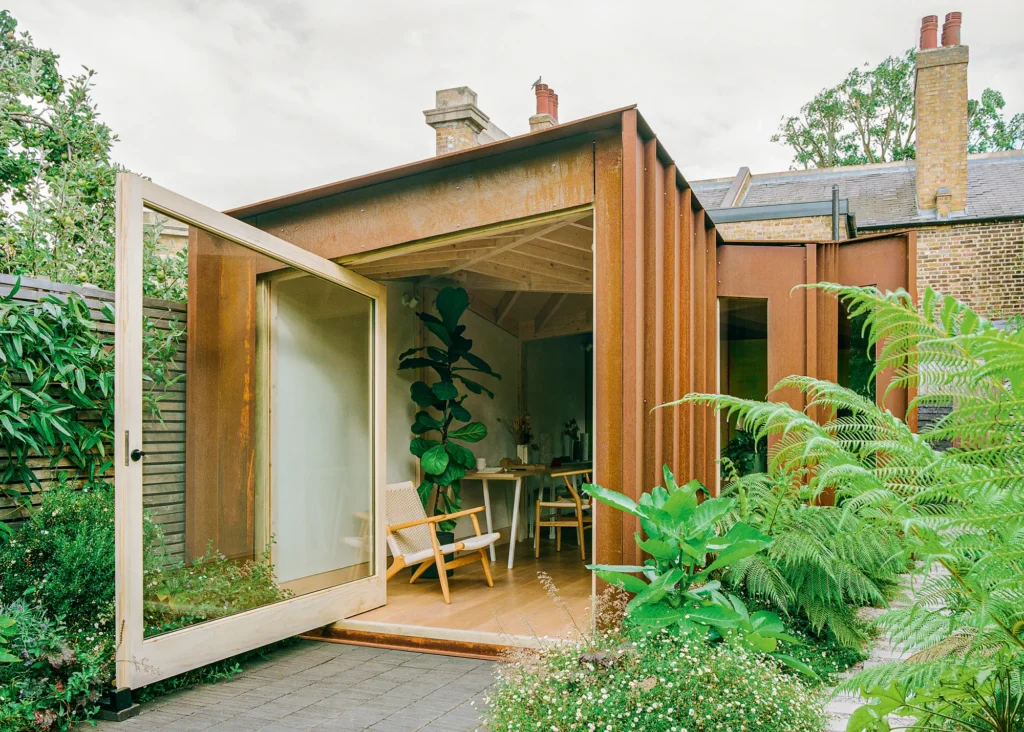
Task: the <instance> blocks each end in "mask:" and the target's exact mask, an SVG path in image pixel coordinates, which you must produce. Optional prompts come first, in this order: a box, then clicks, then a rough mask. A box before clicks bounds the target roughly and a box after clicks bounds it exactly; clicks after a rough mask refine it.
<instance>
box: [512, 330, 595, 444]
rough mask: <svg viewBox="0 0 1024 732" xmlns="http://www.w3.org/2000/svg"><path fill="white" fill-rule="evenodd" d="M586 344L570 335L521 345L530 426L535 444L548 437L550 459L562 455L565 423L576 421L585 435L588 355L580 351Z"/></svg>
mask: <svg viewBox="0 0 1024 732" xmlns="http://www.w3.org/2000/svg"><path fill="white" fill-rule="evenodd" d="M588 340H589V336H582V335H572V336H563V337H560V338H544V339H541V340H536V341H527V342H526V343H524V344H523V366H524V370H525V371H526V384H525V388H524V392H525V394H524V396H525V402H526V410H527V411H528V412H529V413H530V421H531V422H532V423H533V428H534V440H535V441H536V442H537V443H538V444H541V442H542V440H543V439H544V436H545V435H546V436H548V438H549V439H550V440H551V446H552V449H553V451H554V452H553V453H552V456H553V457H558V456H560V455H563V453H564V450H563V449H562V431H563V429H564V428H565V423H566V422H568V421H569V420H570V419H575V420H576V422H577V424H579V426H580V431H581V432H585V431H587V422H586V413H587V401H588V395H587V393H586V391H587V386H588V384H587V377H586V361H585V359H587V358H590V357H591V353H588V352H586V351H584V350H583V344H584V343H586V342H587V341H588ZM591 386H592V385H591ZM591 414H593V410H591ZM542 457H543V456H542Z"/></svg>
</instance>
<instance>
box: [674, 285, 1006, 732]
mask: <svg viewBox="0 0 1024 732" xmlns="http://www.w3.org/2000/svg"><path fill="white" fill-rule="evenodd" d="M820 288H821V289H824V290H827V291H831V292H833V293H835V294H837V295H839V296H840V297H842V298H843V300H844V301H845V302H846V304H847V306H848V307H847V309H848V311H849V312H850V314H851V318H857V317H861V316H863V318H864V322H865V323H866V327H867V333H868V338H869V341H870V342H871V343H872V344H875V345H876V348H877V349H878V360H877V364H876V369H877V370H878V371H889V372H890V373H893V374H895V386H898V387H907V388H914V389H917V390H918V391H917V397H916V399H915V401H914V402H913V403H912V404H911V407H915V406H921V405H926V404H931V405H937V406H945V407H949V408H951V411H950V413H949V414H948V415H947V416H945V417H944V418H942V419H941V420H940V421H939V422H938V423H937V424H936V425H934V426H932V427H931V428H930V429H927V430H924V431H922V433H921V434H915V433H914V431H913V430H912V429H911V428H910V426H909V425H907V424H906V423H905V422H903V421H902V420H901V419H900V418H899V416H896V415H893V414H892V413H890V412H889V411H888V410H883V409H879V408H878V407H877V406H876V405H875V403H874V401H873V400H870V399H865V398H864V397H863V396H861V395H859V394H857V393H855V392H854V391H852V390H849V389H844V388H842V387H840V386H837V385H835V384H832V383H829V382H826V381H820V380H817V379H812V378H809V377H800V376H791V377H788V378H786V379H784V380H783V381H781V382H780V383H779V384H778V388H791V389H795V390H799V391H801V392H803V394H804V395H805V399H804V402H805V408H804V410H798V409H794V408H792V407H790V406H789V405H788V404H785V403H775V402H749V401H745V400H738V399H733V398H731V397H727V396H721V395H698V396H694V397H691V399H692V400H693V401H697V402H702V403H707V404H712V405H714V406H716V407H717V408H719V409H726V410H728V411H729V412H730V416H733V417H738V418H740V419H742V420H743V424H744V425H745V426H746V427H747V428H748V429H751V430H753V431H754V432H755V433H756V434H759V435H760V434H763V435H771V434H775V435H778V441H777V442H776V443H775V445H774V448H773V450H772V451H771V452H770V455H769V457H770V459H771V465H770V467H771V469H772V470H773V471H781V472H792V473H797V474H803V475H807V476H808V477H809V480H808V490H809V491H810V493H811V495H814V496H817V495H821V494H822V493H825V492H826V491H827V492H830V493H834V495H835V496H836V497H837V502H838V503H839V504H840V505H841V506H843V507H844V508H846V507H850V508H856V510H858V511H859V512H862V514H863V515H870V516H872V517H874V519H875V520H877V521H879V522H886V521H887V522H888V524H889V527H890V530H891V531H892V532H893V533H894V534H895V533H899V534H900V535H901V536H902V537H903V542H904V546H905V551H904V558H907V559H910V558H913V559H914V560H915V562H916V565H915V566H914V571H915V572H916V573H917V574H918V575H919V577H918V581H917V582H915V587H914V592H913V594H912V596H911V598H910V600H911V602H910V603H909V605H908V606H907V607H903V608H895V609H892V610H890V611H888V612H886V613H885V614H883V615H882V616H881V617H880V619H879V621H878V625H879V627H880V628H881V629H882V630H884V631H886V632H888V634H889V636H890V640H891V641H892V643H893V644H894V645H895V646H896V647H897V648H898V649H900V650H901V651H903V652H904V653H907V660H906V661H903V662H895V663H886V664H879V665H877V666H873V667H871V668H868V669H865V670H864V671H861V672H859V673H858V674H856V675H855V676H853V677H852V678H851V679H849V680H847V681H846V682H844V683H843V685H842V686H841V688H842V689H843V690H846V691H850V692H858V693H859V694H860V695H861V696H863V697H865V698H867V699H869V700H871V703H870V704H867V705H865V706H862V707H861V708H859V709H858V710H857V711H856V712H855V713H854V714H853V715H852V716H851V719H850V725H849V729H850V730H851V732H857V731H859V730H871V731H872V732H875V731H881V730H888V729H889V728H890V727H889V722H888V721H887V720H886V717H888V716H889V715H890V714H892V715H895V716H898V717H914V718H915V721H914V725H915V726H914V727H913V728H914V729H971V730H978V732H1004V731H1006V730H1014V729H1020V728H1021V727H1022V724H1024V721H1022V717H1024V693H1022V689H1024V672H1022V669H1024V551H1022V547H1024V479H1022V476H1024V412H1022V410H1021V408H1020V407H1021V404H1024V331H1021V330H1020V329H1019V321H1017V322H1014V323H1011V324H1010V325H1008V326H1007V327H999V326H997V325H996V324H994V323H991V322H989V321H987V320H985V319H984V318H982V317H980V316H979V315H978V314H977V313H975V312H974V311H972V310H971V309H970V308H968V307H967V306H966V305H964V304H963V303H961V302H958V301H957V300H955V299H954V298H952V297H944V296H942V295H940V294H938V293H936V292H934V291H933V290H931V289H926V290H925V292H924V293H923V295H922V297H921V300H920V305H917V304H915V303H914V301H913V299H912V298H911V297H910V295H908V294H907V293H906V292H902V291H900V292H895V293H882V292H880V291H879V290H877V289H876V288H858V287H842V286H839V285H828V284H826V285H821V286H820ZM822 411H823V412H824V414H825V415H826V416H827V417H828V416H829V415H832V416H831V417H828V418H827V419H826V420H825V421H824V423H822V422H821V421H819V420H818V419H815V418H814V417H815V416H817V414H818V413H821V412H822ZM942 443H945V444H949V445H951V447H950V449H948V450H946V451H937V450H935V449H933V446H932V445H933V444H942Z"/></svg>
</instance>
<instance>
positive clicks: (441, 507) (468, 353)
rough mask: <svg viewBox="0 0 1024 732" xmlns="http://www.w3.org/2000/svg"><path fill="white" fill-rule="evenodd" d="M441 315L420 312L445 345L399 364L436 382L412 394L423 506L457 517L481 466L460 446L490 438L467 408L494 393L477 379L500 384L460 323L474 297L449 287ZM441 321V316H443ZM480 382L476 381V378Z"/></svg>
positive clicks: (414, 351)
mask: <svg viewBox="0 0 1024 732" xmlns="http://www.w3.org/2000/svg"><path fill="white" fill-rule="evenodd" d="M435 305H436V309H437V313H438V315H433V314H431V313H427V312H419V313H416V317H418V318H419V319H420V320H422V321H423V324H424V325H425V326H426V328H427V330H429V331H430V332H431V333H432V334H433V335H434V336H435V337H436V338H437V339H438V340H439V341H440V342H441V344H442V346H443V347H437V346H432V345H428V346H420V347H418V348H410V349H409V350H407V351H405V352H404V353H402V354H401V355H400V356H399V357H398V359H399V364H398V370H399V371H407V370H413V369H430V370H431V371H433V372H434V375H435V376H436V380H433V382H432V383H429V384H428V383H427V382H426V381H417V382H415V383H414V384H413V385H412V387H410V389H409V393H410V396H411V397H412V400H413V402H415V404H416V406H417V407H419V408H420V411H418V412H417V413H416V417H415V421H414V422H413V424H412V432H413V434H414V435H416V436H415V437H414V438H413V439H412V441H411V442H410V444H409V451H410V452H411V453H412V454H413V455H415V456H416V457H418V458H419V460H420V467H421V468H422V469H423V481H422V482H421V483H420V485H419V488H418V489H417V490H418V492H419V495H420V500H422V501H423V505H424V506H425V507H427V508H428V509H429V508H430V506H431V504H432V503H433V505H434V513H435V515H441V514H446V513H455V512H456V511H458V510H460V508H461V506H462V494H461V489H460V481H461V480H462V477H463V476H464V475H465V474H466V471H467V470H471V469H472V468H473V466H474V465H475V463H476V458H475V456H474V455H473V451H472V450H470V449H469V448H468V447H466V446H465V445H463V444H460V443H474V442H480V441H481V440H482V439H484V438H485V437H487V426H486V425H485V424H483V423H482V422H474V421H472V420H473V415H472V414H470V412H469V410H468V409H467V408H466V405H465V402H466V399H467V398H468V396H469V395H468V394H466V393H463V392H462V391H461V390H462V389H463V388H464V389H465V390H466V391H468V392H471V393H473V394H486V395H487V397H489V398H491V399H493V398H494V392H492V391H491V390H490V389H488V388H487V387H485V386H483V385H482V384H480V383H479V382H477V381H476V380H475V378H479V376H476V375H477V374H480V375H483V376H487V377H490V378H495V379H500V378H501V376H500V375H499V374H496V373H495V372H494V371H493V370H492V369H491V367H490V365H489V364H488V363H487V362H486V361H484V360H483V359H482V358H480V357H479V356H477V355H476V354H474V353H473V352H472V349H473V341H472V340H470V339H469V338H466V337H465V333H466V326H465V325H463V324H460V323H459V321H460V320H461V319H462V316H463V314H465V312H466V309H467V308H468V307H469V295H468V294H467V293H466V291H465V290H464V289H462V288H461V287H457V288H456V287H446V288H444V289H443V290H441V291H440V292H439V293H438V295H437V300H436V303H435ZM438 316H440V317H438ZM471 374H472V375H474V378H470V375H471ZM439 526H440V528H441V530H442V531H451V530H452V529H453V528H454V527H455V522H454V521H442V522H441V523H440V524H439Z"/></svg>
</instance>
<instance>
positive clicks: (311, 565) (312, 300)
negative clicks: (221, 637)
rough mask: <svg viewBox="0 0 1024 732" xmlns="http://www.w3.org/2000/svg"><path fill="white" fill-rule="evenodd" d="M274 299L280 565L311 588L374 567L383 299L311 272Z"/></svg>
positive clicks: (274, 285) (274, 290)
mask: <svg viewBox="0 0 1024 732" xmlns="http://www.w3.org/2000/svg"><path fill="white" fill-rule="evenodd" d="M270 296H271V312H272V319H271V324H270V328H271V339H270V343H271V382H272V384H273V387H272V389H271V394H272V397H271V399H272V401H271V407H270V413H271V416H272V419H273V421H274V422H273V424H274V426H273V429H272V432H271V434H272V446H271V456H272V457H271V465H272V468H271V476H272V481H273V483H272V485H273V490H272V504H273V519H272V521H273V536H274V547H273V555H274V567H275V571H276V573H277V579H278V582H279V583H281V586H282V587H285V588H287V589H288V590H290V591H292V592H296V593H301V592H311V591H314V590H319V589H323V588H324V587H330V586H332V585H336V584H339V583H340V582H346V581H349V580H352V579H356V578H359V577H367V576H369V575H370V574H371V572H372V570H371V566H370V564H371V560H372V555H371V551H372V546H373V542H372V541H371V530H370V528H371V524H370V521H371V506H372V503H371V501H372V485H373V452H372V450H373V442H372V439H371V437H372V434H373V423H372V416H373V413H372V394H373V383H372V372H371V368H370V364H371V362H372V358H371V356H372V344H373V340H372V337H373V302H372V301H371V300H370V299H369V298H367V297H364V296H363V295H359V294H357V293H354V292H351V291H349V290H346V289H344V288H341V287H338V286H337V285H335V284H332V283H330V282H325V281H324V280H320V279H317V278H315V277H310V276H302V277H290V278H280V279H276V280H273V281H272V282H271V284H270Z"/></svg>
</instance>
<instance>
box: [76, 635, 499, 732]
mask: <svg viewBox="0 0 1024 732" xmlns="http://www.w3.org/2000/svg"><path fill="white" fill-rule="evenodd" d="M493 677H494V663H493V662H490V661H479V660H475V659H470V658H454V657H451V656H438V655H429V654H425V653H412V652H407V651H390V650H384V649H378V648H365V647H362V646H350V645H341V644H337V643H322V642H316V641H299V642H297V643H296V644H295V645H294V646H289V647H287V648H283V649H280V650H277V651H274V652H273V653H271V654H270V655H268V657H267V658H266V659H265V660H262V661H249V662H247V663H246V664H245V670H244V671H243V672H242V673H240V674H239V675H238V676H236V677H235V678H233V679H232V680H230V681H222V682H220V683H216V684H204V685H202V686H198V687H195V688H192V689H188V690H185V691H180V692H176V693H173V694H170V695H168V696H164V697H160V698H159V699H155V700H153V701H150V702H146V703H144V704H143V705H142V711H141V713H140V714H139V715H138V716H136V717H133V718H132V719H130V720H128V721H126V722H121V723H119V724H114V723H110V722H100V723H99V724H98V727H96V728H89V727H87V726H85V725H83V726H82V727H81V729H82V730H83V731H84V730H87V729H99V730H101V732H134V730H147V731H149V730H161V732H172V731H175V732H193V730H210V731H211V732H212V731H213V730H230V731H232V732H243V731H248V730H265V731H267V732H269V731H270V730H304V729H313V730H321V731H323V732H327V731H328V730H339V731H340V730H345V731H346V732H347V731H350V730H351V731H354V730H387V731H388V732H413V730H445V731H446V732H472V731H473V730H483V729H485V728H484V727H483V726H482V725H481V722H480V715H481V712H482V711H483V710H484V701H483V697H484V695H485V693H486V691H487V689H488V688H489V687H490V686H491V684H492V683H493Z"/></svg>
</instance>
